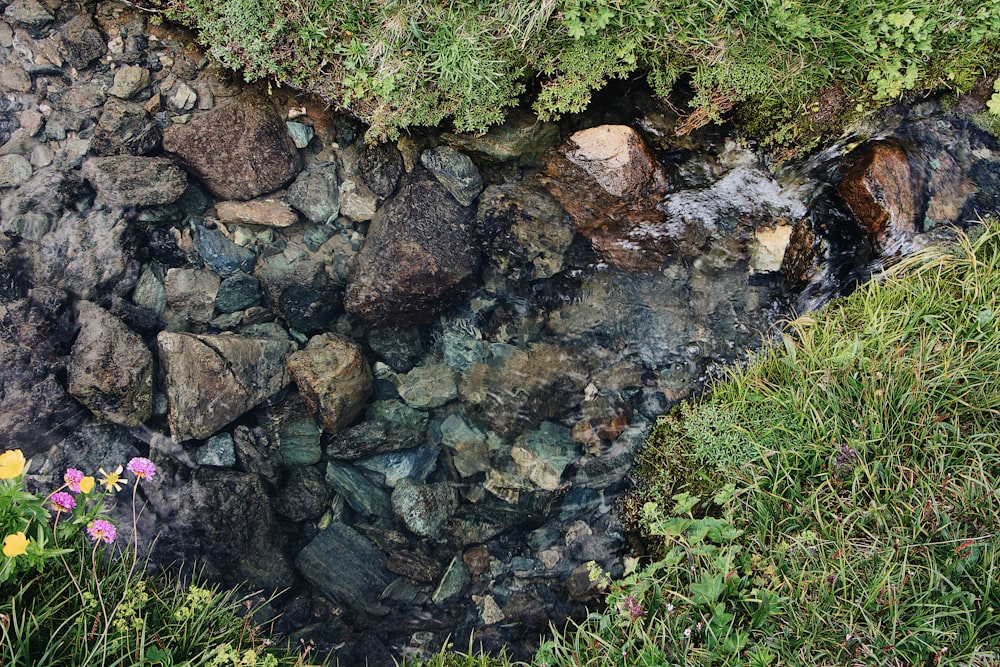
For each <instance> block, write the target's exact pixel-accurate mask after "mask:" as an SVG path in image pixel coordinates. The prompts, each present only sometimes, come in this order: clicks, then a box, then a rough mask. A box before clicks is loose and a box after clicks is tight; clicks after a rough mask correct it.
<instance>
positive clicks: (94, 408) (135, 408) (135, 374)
mask: <svg viewBox="0 0 1000 667" xmlns="http://www.w3.org/2000/svg"><path fill="white" fill-rule="evenodd" d="M77 313H78V315H77V323H78V325H79V327H80V333H79V334H78V335H77V338H76V342H75V343H74V344H73V351H72V356H71V359H70V364H69V383H68V389H69V393H70V394H71V395H72V396H73V397H75V398H76V399H77V400H79V401H80V402H81V403H83V404H84V405H85V406H87V408H89V409H90V411H91V412H93V413H94V414H95V415H97V416H98V417H100V418H101V419H106V420H108V421H110V422H114V423H115V424H122V425H123V426H138V425H139V424H142V423H144V422H145V421H146V420H147V419H149V417H150V415H151V414H152V408H153V355H152V353H151V352H150V351H149V349H148V348H147V347H146V345H145V343H143V342H142V338H140V337H139V336H138V335H136V334H135V333H134V332H133V331H132V330H131V329H129V328H128V327H127V326H125V324H124V323H123V322H122V321H121V320H119V319H118V318H117V317H115V316H114V315H112V314H111V313H109V312H108V311H106V310H104V309H103V308H101V307H99V306H96V305H94V304H93V303H91V302H89V301H80V302H78V304H77Z"/></svg>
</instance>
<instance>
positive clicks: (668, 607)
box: [667, 602, 674, 614]
mask: <svg viewBox="0 0 1000 667" xmlns="http://www.w3.org/2000/svg"><path fill="white" fill-rule="evenodd" d="M667 613H668V614H672V613H674V605H673V604H671V603H669V602H668V603H667Z"/></svg>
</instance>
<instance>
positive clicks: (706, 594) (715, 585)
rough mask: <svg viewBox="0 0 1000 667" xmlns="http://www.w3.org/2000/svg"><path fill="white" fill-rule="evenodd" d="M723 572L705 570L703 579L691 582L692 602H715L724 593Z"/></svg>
mask: <svg viewBox="0 0 1000 667" xmlns="http://www.w3.org/2000/svg"><path fill="white" fill-rule="evenodd" d="M722 589H723V578H722V574H709V573H708V572H703V573H702V575H701V579H700V580H698V581H696V582H695V583H693V584H691V593H692V596H691V602H693V603H694V604H713V603H714V602H715V601H716V600H718V599H719V596H720V595H722Z"/></svg>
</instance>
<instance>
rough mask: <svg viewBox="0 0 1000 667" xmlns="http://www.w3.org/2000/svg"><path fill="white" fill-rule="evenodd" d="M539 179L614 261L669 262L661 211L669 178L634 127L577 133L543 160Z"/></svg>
mask: <svg viewBox="0 0 1000 667" xmlns="http://www.w3.org/2000/svg"><path fill="white" fill-rule="evenodd" d="M539 180H540V181H541V183H542V185H544V186H545V187H546V188H548V190H549V191H550V192H551V193H552V194H553V196H555V198H556V199H557V200H558V201H559V203H560V204H562V207H563V208H564V209H566V211H567V212H568V213H569V214H570V216H571V217H572V218H573V222H574V223H575V224H576V229H577V231H579V232H580V233H581V234H583V235H584V236H586V237H587V238H589V239H590V242H591V243H592V244H593V246H594V248H595V249H596V250H597V251H598V252H599V253H601V254H602V255H603V256H604V257H606V258H607V259H608V261H610V262H611V263H613V264H615V265H617V266H620V267H621V268H624V269H626V270H630V271H647V270H656V269H657V268H659V266H660V265H661V264H662V263H663V261H664V260H665V259H666V257H667V254H668V253H669V252H670V250H671V248H670V246H669V244H668V242H667V241H666V236H667V234H666V231H665V230H664V229H663V227H664V224H665V216H664V214H663V212H662V211H660V210H659V209H658V208H657V204H659V203H660V202H661V201H662V199H663V197H664V195H665V194H666V193H667V179H666V175H665V173H664V172H663V169H662V168H661V167H660V165H659V164H658V163H657V162H656V160H655V158H654V157H653V155H652V153H651V152H650V151H649V148H648V147H647V146H646V145H645V143H644V142H643V140H642V137H640V136H639V134H638V133H637V132H636V131H635V130H633V129H632V128H630V127H627V126H624V125H602V126H599V127H594V128H590V129H588V130H582V131H580V132H577V133H575V134H573V135H572V136H570V137H569V139H567V140H566V141H565V142H564V143H563V144H562V145H561V146H559V147H558V148H556V149H555V150H553V151H550V152H549V153H548V154H546V155H545V156H544V157H543V158H542V175H541V177H540V179H539Z"/></svg>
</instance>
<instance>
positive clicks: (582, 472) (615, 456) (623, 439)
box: [573, 424, 649, 489]
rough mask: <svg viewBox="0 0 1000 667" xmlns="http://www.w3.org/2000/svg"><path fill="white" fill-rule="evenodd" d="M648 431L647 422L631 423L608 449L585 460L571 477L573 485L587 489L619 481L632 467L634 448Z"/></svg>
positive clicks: (643, 439)
mask: <svg viewBox="0 0 1000 667" xmlns="http://www.w3.org/2000/svg"><path fill="white" fill-rule="evenodd" d="M648 431H649V425H648V424H633V425H632V426H630V427H628V428H627V429H625V431H623V432H622V434H621V435H619V436H618V437H617V438H616V439H615V441H614V442H613V443H611V447H610V448H609V449H608V451H606V452H603V453H602V455H601V456H599V457H597V458H595V459H591V460H590V461H588V462H586V463H585V464H583V465H582V466H580V469H579V470H578V471H577V474H576V476H575V477H574V478H573V485H574V486H576V487H582V488H588V489H605V488H607V487H609V486H611V485H612V484H614V483H615V482H618V481H620V480H621V479H622V478H624V477H625V475H626V474H627V473H628V471H629V470H631V468H632V463H633V461H634V460H635V450H636V449H637V448H638V447H639V445H641V444H642V443H643V442H644V441H645V438H646V435H647V433H648Z"/></svg>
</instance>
